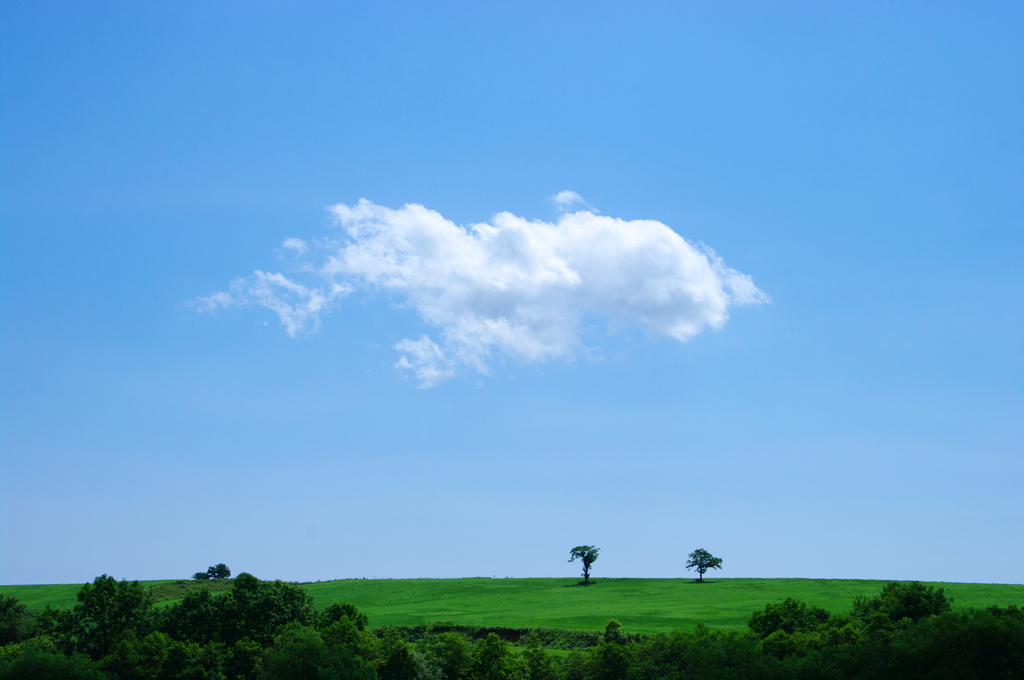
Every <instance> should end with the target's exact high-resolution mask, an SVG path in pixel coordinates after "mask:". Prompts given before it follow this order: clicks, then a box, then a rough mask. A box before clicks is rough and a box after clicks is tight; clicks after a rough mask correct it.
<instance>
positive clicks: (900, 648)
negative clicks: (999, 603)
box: [892, 607, 1024, 680]
mask: <svg viewBox="0 0 1024 680" xmlns="http://www.w3.org/2000/svg"><path fill="white" fill-rule="evenodd" d="M892 669H893V676H894V677H899V678H907V679H913V678H922V679H923V678H954V677H955V678H962V679H964V680H969V679H973V678H977V680H983V679H984V680H988V679H989V678H1022V677H1024V611H1022V610H1020V609H1018V608H1017V607H1010V608H1008V609H1000V608H999V607H991V608H989V609H987V610H983V611H969V612H952V613H944V614H942V615H941V616H936V615H932V616H929V617H927V618H925V617H921V619H920V621H919V622H918V623H917V625H914V626H910V627H908V629H907V630H906V631H905V632H903V633H901V634H900V635H897V636H896V637H895V638H894V640H893V642H892Z"/></svg>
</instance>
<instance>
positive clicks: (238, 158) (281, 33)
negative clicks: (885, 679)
mask: <svg viewBox="0 0 1024 680" xmlns="http://www.w3.org/2000/svg"><path fill="white" fill-rule="evenodd" d="M0 8H2V9H0V18H2V24H0V32H2V33H0V38H2V39H0V59H2V62H0V68H2V70H0V107H2V108H0V229H2V248H0V305H2V307H0V313H2V316H0V323H2V326H0V399H2V411H0V426H2V427H0V484H2V489H3V492H2V495H0V583H8V584H13V583H39V582H82V581H86V580H89V579H91V578H93V577H95V576H96V575H98V574H101V573H109V574H112V575H114V576H116V577H118V578H120V577H127V578H173V577H183V576H188V575H190V574H191V573H193V572H194V571H197V570H201V569H205V568H206V567H207V566H208V565H210V564H215V563H218V562H226V563H227V564H228V565H229V566H230V567H231V568H232V569H233V570H234V571H235V572H238V571H249V572H252V573H254V574H256V575H257V576H260V577H262V578H283V579H296V580H317V579H330V578H345V577H371V578H372V577H396V578H398V577H419V576H423V577H457V576H492V575H493V576H574V575H575V574H576V573H577V571H578V569H577V565H575V564H567V562H566V560H567V559H568V552H569V549H570V548H572V547H573V546H575V545H578V544H581V543H586V544H594V545H597V546H600V547H601V548H602V553H601V557H600V560H599V561H598V562H597V563H595V565H594V575H595V576H596V577H600V576H634V577H641V576H658V577H675V576H682V575H685V573H686V572H685V569H684V563H685V556H686V554H687V553H689V552H691V551H692V550H694V549H695V548H701V547H702V548H706V549H708V550H710V551H711V552H712V553H714V554H715V555H718V556H720V557H722V558H723V559H724V563H723V566H724V569H723V571H722V572H721V575H722V576H734V577H740V576H758V577H809V578H831V577H837V578H877V579H887V578H899V579H912V578H916V579H923V580H950V581H985V582H1012V583H1020V582H1021V580H1022V575H1021V571H1020V564H1021V563H1022V562H1024V541H1022V540H1021V536H1022V535H1024V500H1022V498H1024V494H1021V493H1020V489H1021V483H1022V481H1024V267H1022V253H1024V237H1022V233H1024V203H1022V196H1024V192H1022V191H1021V187H1024V143H1022V142H1024V139H1022V131H1024V126H1022V124H1021V121H1022V120H1024V52H1022V50H1021V47H1020V35H1021V31H1022V29H1024V9H1022V7H1021V6H1020V4H1019V3H1013V2H1003V3H998V2H997V3H986V4H983V5H982V4H976V3H934V2H928V3H912V2H908V3H899V5H898V6H896V7H894V6H892V3H832V4H830V5H829V6H828V7H823V6H822V5H821V4H820V3H774V4H773V5H772V6H770V7H769V6H768V4H766V3H758V4H754V3H749V4H748V3H657V2H650V3H640V4H636V3H634V4H632V5H628V6H627V5H623V4H622V3H594V2H589V3H524V2H520V3H446V2H440V3H414V2H374V3H312V2H310V3H265V2H264V3H259V2H257V3H252V2H245V3H243V2H238V3H227V2H215V3H192V2H180V3H173V4H167V3H162V4H161V3H144V4H140V3H107V2H94V3H86V4H83V3H52V2H37V3H17V2H8V1H4V2H2V3H0ZM562 191H572V192H576V193H577V194H578V195H579V196H580V197H581V198H582V199H583V201H584V202H583V203H580V202H576V203H565V204H563V205H561V206H560V205H558V204H557V202H555V201H553V200H552V197H553V196H555V195H557V194H558V193H559V192H562ZM360 199H366V200H367V201H369V202H372V204H373V205H375V206H377V208H373V210H375V211H376V212H374V213H373V215H375V216H373V217H366V216H365V215H364V216H363V217H361V218H359V219H363V220H364V221H365V220H369V222H367V223H372V225H371V226H372V229H371V231H372V234H373V236H367V235H366V233H363V232H359V233H355V232H353V231H352V229H354V228H355V227H353V226H352V225H353V224H356V222H358V220H356V221H355V222H353V221H352V220H350V221H349V222H348V223H346V222H345V221H344V220H343V219H339V215H344V214H350V213H345V212H344V211H345V210H349V211H350V212H351V211H352V210H355V208H354V206H357V205H358V202H359V201H360ZM339 205H340V206H347V208H336V207H335V206H339ZM364 205H367V204H364ZM406 205H419V206H423V210H422V214H419V213H418V215H419V216H418V217H417V216H413V217H409V215H411V214H412V213H410V212H408V211H409V210H412V209H406V208H404V207H403V206H406ZM339 211H341V212H339ZM403 211H405V212H403ZM428 211H433V212H428ZM503 213H509V215H506V216H502V214H503ZM361 214H362V213H361ZM366 214H367V215H368V214H369V213H366ZM403 215H404V216H406V217H409V219H408V220H406V221H405V222H403V221H402V220H403V219H405V218H404V217H402V216H403ZM423 215H427V217H423ZM353 219H354V218H353ZM503 220H505V221H504V222H503ZM572 220H577V222H578V223H579V224H582V225H584V226H580V227H578V228H577V227H573V226H572V225H573V224H576V222H572ZM644 221H646V222H644ZM359 224H363V222H359ZM409 224H411V225H412V227H409V228H413V229H418V230H420V231H418V232H417V233H418V234H421V235H423V234H427V236H428V237H429V238H434V237H436V236H438V234H445V235H446V236H444V238H446V239H448V241H445V242H446V243H449V244H455V245H453V246H452V248H455V250H454V251H451V252H458V253H462V254H465V253H470V252H471V251H472V252H477V251H479V253H483V254H482V255H479V257H476V256H472V257H470V256H468V255H467V256H466V257H462V255H460V256H458V257H449V256H445V255H436V253H435V251H433V250H430V248H426V247H424V248H426V249H422V248H420V246H419V245H415V244H417V243H421V242H420V241H417V240H415V239H413V240H409V239H406V240H404V241H403V240H402V238H399V237H400V236H401V233H405V232H401V230H402V229H405V228H406V227H408V225H409ZM346 225H347V226H346ZM403 225H404V226H403ZM474 225H490V226H474ZM509 225H512V226H509ZM517 225H518V226H517ZM644 225H646V226H644ZM513 227H514V228H513ZM573 229H576V231H573ZM586 229H595V230H596V231H594V232H588V231H586ZM488 230H489V231H488ZM581 230H582V231H581ZM400 232H401V233H400ZM591 233H594V234H597V233H599V234H601V236H600V237H598V236H593V237H591V236H589V234H591ZM483 234H492V235H495V234H496V236H494V243H499V242H500V243H505V241H503V240H502V239H505V240H506V241H508V240H509V239H511V240H515V239H513V237H516V238H520V237H521V238H520V240H519V241H515V242H516V243H519V244H520V245H522V244H523V243H526V244H528V245H526V246H522V248H519V246H516V247H517V248H519V249H518V250H516V249H513V251H506V250H502V248H499V247H498V246H494V247H493V248H492V249H491V250H488V248H490V247H491V246H486V243H485V241H486V239H485V238H484V236H482V235H483ZM567 234H570V236H567ZM571 234H576V236H571ZM429 238H428V240H429ZM438 238H440V237H438ZM286 239H299V241H291V242H289V243H291V244H292V247H287V246H286V245H285V243H286ZM375 239H376V240H375ZM396 239H397V240H396ZM442 240H443V239H442ZM300 241H301V244H300ZM509 242H511V241H509ZM395 243H400V244H405V245H399V246H395V245H394V244H395ZM409 243H412V244H413V245H408V244H409ZM431 243H434V241H431ZM382 244H383V245H382ZM460 244H461V245H460ZM623 244H639V245H638V246H637V248H636V249H635V250H631V249H630V248H632V246H629V248H627V247H626V246H625V245H623ZM421 245H422V244H421ZM499 245H500V244H499ZM396 248H397V250H396ZM403 248H404V249H405V250H402V249H403ZM360 249H362V250H360ZM474 249H476V250H474ZM707 249H712V250H713V252H714V253H717V257H720V258H721V262H722V264H721V265H720V266H719V267H718V268H717V269H716V268H715V264H714V263H715V262H716V260H715V259H714V257H713V256H711V255H710V254H709V251H708V250H707ZM627 251H628V253H630V254H631V255H630V256H629V257H627V256H626V254H625V253H627ZM357 252H358V253H364V254H365V253H370V255H368V256H367V258H368V259H367V258H364V259H362V260H359V261H360V262H362V263H363V265H360V266H361V267H362V268H360V266H356V264H354V262H355V260H354V259H353V257H350V256H351V255H352V254H353V253H357ZM446 252H448V251H446ZM508 252H512V253H513V255H509V256H508V257H509V258H510V259H508V262H510V263H511V264H510V267H511V269H509V270H508V271H510V272H512V274H514V277H513V278H515V277H518V278H515V281H516V282H517V283H515V285H512V284H511V283H508V282H509V281H511V280H512V279H501V282H502V285H503V286H505V284H508V286H507V287H506V288H502V291H504V292H502V296H504V297H502V296H497V297H496V296H495V295H496V294H495V295H492V294H491V293H489V292H488V291H491V289H490V288H487V289H486V290H485V288H486V286H487V285H489V284H488V283H487V282H488V281H491V279H492V278H494V279H495V280H497V278H500V277H498V275H497V274H495V273H494V272H495V270H494V269H493V268H492V267H491V265H490V264H488V263H492V262H493V261H495V260H494V258H496V257H498V256H499V255H500V256H502V257H504V256H505V255H508ZM396 253H397V256H401V257H403V258H410V259H409V261H415V262H419V263H423V266H422V267H420V268H419V269H415V268H414V269H415V271H413V270H412V269H409V270H402V272H401V273H399V274H395V272H394V271H391V270H387V267H389V266H391V264H389V263H392V261H393V256H396ZM431 253H434V254H431ZM479 253H478V254H479ZM586 253H591V254H593V253H597V254H596V255H593V257H591V256H590V255H586ZM658 253H661V254H664V253H669V255H665V256H664V257H665V258H667V259H665V260H664V261H662V260H658V257H661V256H660V255H658ZM548 255H551V257H553V258H555V259H553V260H552V259H550V258H548V259H545V258H547V257H548ZM556 256H557V257H556ZM474 257H475V258H476V259H474ZM346 258H347V259H346ZM388 258H392V259H388ZM587 258H590V259H587ZM652 258H653V259H652ZM702 258H703V259H702ZM556 260H557V263H561V264H557V263H556V264H552V262H556ZM655 260H657V262H656V261H655ZM330 262H335V263H341V264H337V266H335V268H334V269H331V270H330V271H328V269H329V267H328V266H327V265H328V263H330ZM367 263H368V264H367ZM531 263H532V264H531ZM537 263H540V264H537ZM659 263H660V264H659ZM534 265H536V266H534ZM563 265H564V266H563ZM417 266H419V265H417ZM531 267H532V268H531ZM385 270H387V271H385ZM257 271H259V272H263V273H264V275H268V274H273V275H277V274H280V275H281V276H282V277H285V278H284V279H274V281H276V283H275V282H274V281H272V282H271V283H269V284H267V286H268V287H264V288H263V289H260V290H262V291H263V292H262V293H261V292H260V290H257V288H258V285H257V284H259V282H260V281H263V279H260V278H259V277H260V275H258V274H256V273H255V272H257ZM729 272H733V273H734V274H735V276H736V277H740V278H737V279H735V281H739V280H743V281H747V282H748V283H751V284H752V285H753V286H756V288H755V289H754V290H756V291H760V293H763V295H760V296H758V295H755V296H753V297H751V296H749V295H748V296H747V297H744V296H743V295H742V294H739V293H737V292H736V291H735V290H733V289H730V288H729V286H728V283H729V281H730V280H732V279H729V276H732V275H733V274H729ZM510 276H512V275H510ZM558 276H562V277H563V279H564V280H563V279H558V280H556V279H557V277H558ZM573 276H576V277H577V278H578V281H576V280H575V279H573V281H576V282H575V283H573V282H572V281H569V280H570V279H572V277H573ZM488 277H491V278H488ZM495 277H497V278H495ZM551 277H555V278H554V279H552V278H551ZM566 277H568V278H566ZM744 277H745V278H744ZM239 281H241V282H239ZM282 281H286V282H287V285H293V284H294V286H301V288H292V289H285V288H282V287H281V286H282V285H285V284H282V283H281V282H282ZM552 281H555V282H554V283H551V282H552ZM559 281H561V283H559ZM566 281H569V283H566ZM232 282H235V283H234V284H233V283H232ZM481 282H484V283H481ZM694 282H697V283H694ZM691 284H692V285H691ZM232 285H234V286H235V287H234V288H232ZM332 285H337V286H341V287H342V288H343V289H344V290H343V293H339V294H338V295H336V296H334V297H331V298H330V299H329V300H327V301H326V302H325V303H324V305H323V306H322V307H317V308H316V309H313V308H312V307H309V306H308V305H307V306H306V307H302V306H301V305H302V304H306V303H308V301H309V299H311V298H310V297H309V296H310V295H312V293H310V291H317V290H319V291H321V292H323V291H328V292H329V290H331V289H330V286H332ZM288 290H291V293H289V292H288ZM638 290H659V291H661V290H671V291H675V293H672V294H671V295H667V296H664V297H659V298H657V300H656V301H655V302H651V300H654V299H655V298H654V297H649V298H643V296H641V295H639V293H637V291H638ZM268 291H269V292H268ZM296 291H298V292H296ZM303 291H304V292H303ZM680 291H682V292H680ZM695 291H696V292H695ZM491 292H493V291H491ZM748 292H749V291H748ZM218 293H227V294H228V295H230V297H228V298H216V297H211V296H216V295H217V294H218ZM506 293H507V295H506ZM289 295H291V297H289ZM303 296H306V297H303ZM716 296H717V297H716ZM655 297H656V296H655ZM499 298H500V299H499ZM755 298H756V299H755ZM204 299H205V300H206V301H207V303H204V302H203V300H204ZM211 299H213V300H215V301H216V300H220V301H221V302H223V303H224V304H208V302H209V300H211ZM239 300H241V302H239ZM268 304H269V305H271V306H274V305H277V308H278V311H281V310H282V309H284V313H285V315H286V316H287V315H288V314H291V315H292V317H291V318H297V317H295V314H297V313H299V312H302V313H303V314H304V316H301V319H302V323H301V324H298V325H297V326H295V327H294V328H293V330H294V337H293V336H292V334H289V332H288V328H286V326H285V325H283V324H282V316H281V315H279V314H278V313H276V312H275V311H274V310H273V309H270V308H268V306H267V305H268ZM281 305H290V306H288V307H281ZM503 305H504V306H503ZM716 305H717V306H716ZM204 309H206V310H207V311H203V310H204ZM508 309H515V310H516V311H515V312H508V311H507V310H508ZM297 310H298V311H297ZM303 310H305V311H303ZM502 310H506V311H502ZM516 315H519V316H516ZM524 315H525V316H524ZM526 317H528V318H529V323H527V322H523V323H522V324H520V325H518V326H517V325H516V324H517V323H519V322H520V321H522V320H523V318H526ZM502 324H505V325H502ZM531 324H532V325H531ZM686 324H689V326H686V327H687V328H691V329H696V330H693V332H692V333H689V334H685V333H684V334H683V335H686V337H685V338H682V339H681V336H680V333H675V331H674V330H673V329H676V330H678V329H679V328H682V327H683V326H685V325H686ZM506 326H508V328H512V330H511V331H508V332H505V331H501V332H499V331H500V330H501V329H503V328H506ZM481 328H486V329H489V330H480V329H481ZM495 328H498V329H499V330H494V329H495ZM516 329H518V330H516ZM524 329H525V330H524ZM673 333H675V334H673ZM423 336H426V337H428V338H430V342H431V343H434V345H435V346H436V348H437V353H436V354H431V355H430V356H432V357H434V359H431V360H430V361H433V363H430V361H427V360H424V361H427V362H426V363H422V362H421V363H419V364H416V363H415V361H416V356H414V355H413V354H412V353H410V352H411V351H412V350H410V347H411V345H403V344H402V343H403V341H408V342H412V343H417V342H419V341H420V339H421V338H422V337H423ZM682 340H685V341H682ZM396 346H397V348H396ZM417 347H419V348H420V349H422V348H423V347H427V348H428V349H430V350H431V351H433V349H432V348H430V347H428V346H427V345H417ZM531 348H532V349H531ZM538 348H539V349H538ZM403 356H404V357H406V358H407V359H409V360H410V363H409V364H408V365H409V366H413V368H411V369H410V368H406V369H404V370H403V369H402V368H401V367H396V364H399V363H400V361H401V359H402V357H403ZM424 356H426V355H424ZM410 358H411V359H410ZM423 366H427V367H428V368H430V367H433V369H432V370H435V373H433V374H431V375H434V376H435V378H436V379H427V380H423V379H420V378H417V374H416V371H415V368H416V367H420V368H422V367H423ZM421 378H422V375H421Z"/></svg>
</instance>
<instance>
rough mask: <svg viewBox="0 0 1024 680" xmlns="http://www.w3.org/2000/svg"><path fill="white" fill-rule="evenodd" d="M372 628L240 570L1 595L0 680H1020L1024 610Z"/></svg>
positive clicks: (916, 600) (911, 589)
mask: <svg viewBox="0 0 1024 680" xmlns="http://www.w3.org/2000/svg"><path fill="white" fill-rule="evenodd" d="M368 624H369V621H368V619H367V617H366V615H365V614H363V613H361V612H359V611H358V610H357V609H356V608H355V607H354V606H353V605H351V604H348V603H343V602H338V603H334V604H331V605H330V606H327V607H325V608H323V609H319V608H317V607H315V606H314V605H313V602H312V598H311V596H310V595H309V594H308V593H307V592H306V591H305V590H304V589H303V588H302V587H301V586H298V585H295V584H290V583H284V582H281V581H261V580H259V579H257V578H255V577H254V576H252V575H250V574H241V575H239V576H238V577H237V578H236V579H234V581H232V582H231V585H230V588H229V589H228V590H226V591H225V592H224V593H223V594H219V595H213V594H212V593H211V592H210V590H209V589H208V588H206V587H202V588H200V589H198V590H195V591H192V592H190V593H188V594H187V595H186V596H185V597H184V599H183V600H182V601H180V602H178V603H175V604H173V605H171V606H169V607H166V608H163V609H160V608H156V607H154V605H153V603H152V601H151V599H150V597H149V595H148V593H147V592H146V590H145V589H144V588H143V587H142V586H141V585H140V584H139V583H138V582H137V581H132V582H128V581H117V580H115V579H114V578H112V577H110V576H107V575H103V576H100V577H98V578H96V579H95V580H94V581H93V582H92V583H90V584H86V585H85V586H84V587H83V588H82V589H81V591H79V593H78V602H77V604H76V605H75V606H74V607H72V608H68V609H52V608H50V607H47V608H46V609H44V610H42V611H41V612H38V613H30V612H28V611H27V610H26V609H25V607H24V606H23V605H21V604H20V603H18V601H17V600H16V599H14V598H9V597H5V596H3V595H2V594H0V680H21V679H22V678H25V679H28V678H31V679H33V680H47V679H49V678H53V679H58V678H59V679H61V680H172V679H179V678H181V679H189V680H300V679H302V680H306V679H313V678H317V679H321V680H332V679H334V680H342V679H351V680H683V679H687V678H701V679H709V680H711V679H721V680H726V679H730V680H731V679H736V680H739V679H741V678H742V679H752V680H759V679H762V678H764V679H773V680H783V679H788V678H800V679H802V680H803V679H806V680H817V679H821V680H833V679H839V678H843V679H846V678H850V679H853V680H859V679H863V680H886V679H890V678H892V679H896V678H900V679H903V678H909V679H911V680H913V679H917V678H920V679H922V680H923V679H925V678H929V679H938V678H967V679H970V678H978V679H979V680H981V679H983V678H984V679H986V680H987V679H989V678H999V679H1002V680H1013V679H1015V678H1024V610H1021V609H1019V608H1018V607H1016V606H1013V605H1011V606H1009V607H1005V608H1004V607H989V608H987V609H983V610H970V611H958V612H954V611H952V609H951V607H950V600H949V599H948V598H947V597H946V596H945V593H944V591H943V590H942V589H941V588H933V587H928V586H925V585H922V584H920V583H889V584H887V585H886V586H885V587H884V588H883V589H882V591H881V592H880V593H879V594H878V595H876V596H874V597H858V598H856V599H855V600H854V602H853V603H852V607H851V609H850V610H849V611H847V612H842V613H838V614H836V613H831V612H828V611H826V610H824V609H821V608H818V607H814V606H810V605H808V604H806V603H804V602H800V601H797V600H793V599H787V600H785V601H783V602H779V603H771V604H768V605H766V606H765V608H764V609H761V610H757V611H755V612H754V613H753V614H752V616H751V617H750V620H749V622H748V629H747V630H746V631H742V632H739V631H716V630H712V629H710V628H708V627H706V626H703V625H698V626H697V627H696V628H695V629H694V630H692V631H688V632H683V631H675V632H672V633H668V634H654V635H639V634H635V633H632V634H631V633H627V632H625V631H623V630H622V627H621V626H620V624H619V623H618V622H617V621H614V620H610V621H608V623H607V625H606V626H605V629H604V631H602V632H599V633H587V632H580V631H561V633H559V632H558V631H552V630H551V629H546V630H535V631H521V632H524V633H525V635H522V636H519V635H516V636H515V644H513V642H511V641H509V640H506V639H502V637H501V636H499V635H498V634H496V633H495V632H489V631H486V630H480V629H472V628H470V627H465V626H454V625H445V624H437V625H432V626H426V627H416V628H402V627H384V628H379V629H376V630H371V629H370V628H369V626H368ZM506 637H509V636H506ZM551 648H562V649H563V650H565V649H568V650H569V651H568V652H567V653H566V652H565V651H563V652H561V653H557V652H552V651H551Z"/></svg>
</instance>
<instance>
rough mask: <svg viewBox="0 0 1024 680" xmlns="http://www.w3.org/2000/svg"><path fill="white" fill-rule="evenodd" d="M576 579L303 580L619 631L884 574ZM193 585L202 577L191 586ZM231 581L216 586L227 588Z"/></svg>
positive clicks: (957, 595)
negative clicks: (611, 625) (618, 626)
mask: <svg viewBox="0 0 1024 680" xmlns="http://www.w3.org/2000/svg"><path fill="white" fill-rule="evenodd" d="M576 583H577V580H576V579H547V578H535V579H489V578H465V579H400V580H344V581H327V582H323V583H310V584H306V585H305V588H306V589H307V590H308V591H309V592H310V594H311V595H312V596H313V599H314V601H315V602H316V604H317V606H319V607H323V606H325V605H328V604H330V603H332V602H337V601H348V602H352V603H353V604H355V605H356V606H357V607H358V608H359V609H360V610H361V611H364V612H366V613H367V614H368V615H369V617H370V625H371V626H374V627H377V626H384V625H389V624H393V625H420V624H425V623H431V622H435V621H451V622H454V623H462V624H470V625H479V626H508V627H510V628H539V627H545V628H569V629H577V630H597V629H600V628H602V627H603V626H604V623H605V621H607V620H608V619H610V618H614V619H618V620H619V621H620V622H621V623H622V624H623V627H624V630H627V631H630V632H642V633H654V632H663V631H670V630H672V629H675V628H678V629H681V630H687V629H690V628H692V627H693V626H694V625H696V624H697V623H704V624H706V625H708V626H711V627H712V628H721V629H733V630H739V629H743V628H746V622H747V619H748V618H749V617H750V613H751V612H752V611H753V610H755V609H761V608H763V607H764V605H765V603H767V602H779V601H781V600H784V599H785V598H787V597H794V598H796V599H798V600H803V601H805V602H807V603H808V604H812V605H816V606H818V607H824V608H825V609H827V610H829V611H832V612H841V611H845V610H848V609H849V608H850V604H851V602H852V601H853V598H854V597H856V596H857V595H875V594H877V593H878V592H879V591H880V590H881V589H882V586H883V585H884V584H885V581H858V580H839V579H728V578H716V579H712V580H711V581H710V582H708V583H705V584H697V583H694V582H693V580H692V579H598V580H597V581H596V582H595V583H594V585H592V586H589V587H581V586H577V585H576ZM143 584H144V585H146V586H152V587H153V592H154V595H156V596H157V599H158V600H160V601H161V602H163V603H167V604H169V603H170V602H172V601H176V600H178V599H179V598H181V597H182V596H183V594H184V588H187V587H191V584H189V585H188V586H182V585H181V582H177V583H176V582H173V581H145V582H143ZM196 585H198V584H196ZM226 585H227V584H218V586H220V587H224V586H226ZM929 585H937V586H940V587H943V588H945V589H946V595H947V596H949V597H952V598H953V607H954V609H966V608H968V607H975V608H981V607H987V606H989V605H993V604H998V605H1003V606H1005V605H1009V604H1016V605H1019V606H1024V585H998V584H983V583H932V584H929ZM79 588H81V585H80V584H75V585H39V586H2V587H0V592H3V593H4V594H5V595H8V596H11V597H17V598H18V599H19V600H21V601H22V602H23V603H24V604H26V605H27V606H28V607H30V608H33V609H36V608H41V607H43V606H44V605H46V604H49V605H51V606H55V607H57V606H60V607H68V606H72V605H73V604H74V603H75V593H77V592H78V589H79Z"/></svg>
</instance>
